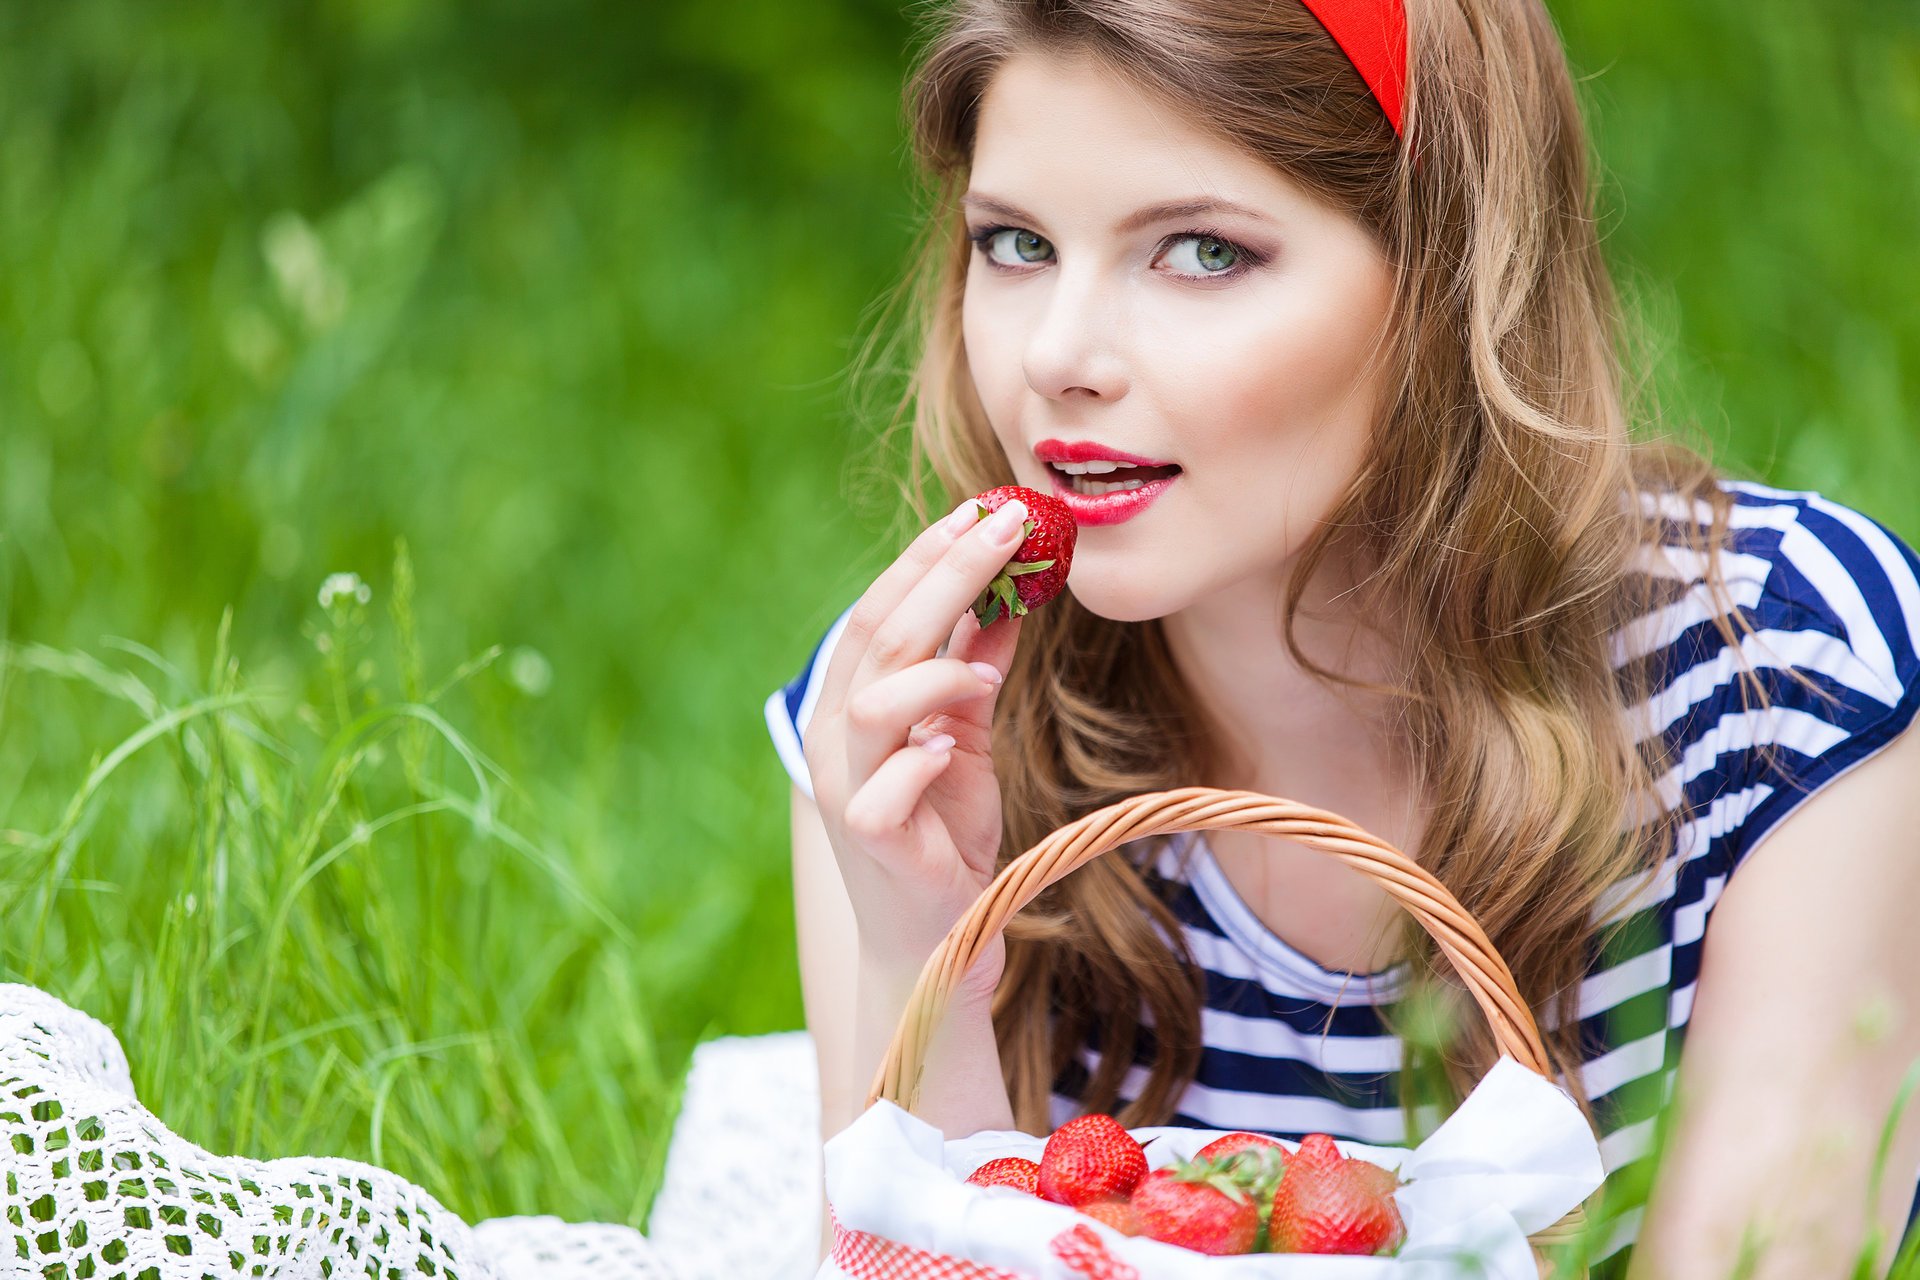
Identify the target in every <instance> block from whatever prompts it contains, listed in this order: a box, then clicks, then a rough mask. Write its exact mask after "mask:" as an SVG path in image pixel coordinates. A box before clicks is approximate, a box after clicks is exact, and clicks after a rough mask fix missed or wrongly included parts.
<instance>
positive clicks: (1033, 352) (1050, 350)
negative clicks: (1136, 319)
mask: <svg viewBox="0 0 1920 1280" xmlns="http://www.w3.org/2000/svg"><path fill="white" fill-rule="evenodd" d="M1118 308H1119V303H1118V300H1117V299H1115V298H1114V297H1113V296H1112V295H1111V294H1110V293H1108V292H1106V291H1103V290H1102V289H1101V288H1100V285H1099V282H1098V280H1097V279H1095V278H1093V277H1092V276H1087V277H1083V278H1075V277H1074V276H1072V275H1071V274H1070V273H1067V272H1064V271H1063V272H1059V273H1057V274H1056V275H1055V276H1054V280H1053V288H1052V292H1051V295H1050V296H1049V297H1048V299H1047V303H1046V308H1045V310H1044V311H1043V312H1042V313H1041V315H1040V318H1039V321H1038V323H1037V324H1036V325H1035V326H1034V328H1033V330H1032V332H1030V333H1029V334H1028V335H1027V345H1026V351H1025V355H1024V360H1023V364H1024V368H1025V372H1026V377H1027V385H1028V386H1029V387H1032V388H1033V390H1034V391H1035V392H1037V393H1038V394H1040V395H1043V396H1045V397H1047V398H1048V399H1049V400H1061V399H1066V398H1069V397H1074V396H1092V397H1094V398H1095V399H1099V400H1118V399H1119V398H1120V397H1121V396H1124V395H1125V394H1126V393H1127V366H1126V361H1125V359H1124V357H1123V356H1122V354H1121V349H1120V345H1119V338H1120V336H1121V330H1122V328H1123V322H1122V317H1121V315H1120V313H1119V309H1118Z"/></svg>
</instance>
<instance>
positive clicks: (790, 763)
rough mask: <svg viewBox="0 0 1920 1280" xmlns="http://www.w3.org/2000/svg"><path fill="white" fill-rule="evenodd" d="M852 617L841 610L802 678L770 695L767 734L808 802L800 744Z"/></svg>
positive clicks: (848, 609)
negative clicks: (829, 664) (841, 634)
mask: <svg viewBox="0 0 1920 1280" xmlns="http://www.w3.org/2000/svg"><path fill="white" fill-rule="evenodd" d="M852 613H853V606H852V605H848V606H847V607H846V608H845V609H844V610H842V611H841V614H840V616H839V617H838V618H835V619H834V620H833V625H832V626H830V627H828V628H827V630H826V633H825V634H824V635H822V636H821V637H820V639H819V640H817V641H816V642H815V643H814V646H813V653H812V654H811V655H809V657H808V658H807V662H806V665H805V666H804V667H802V668H801V669H800V672H799V674H797V675H795V676H794V677H793V679H791V680H789V681H787V683H786V684H784V685H782V686H781V687H780V688H778V689H775V690H774V691H773V692H772V693H770V694H768V695H767V704H766V717H767V732H768V734H769V735H771V736H772V738H773V748H774V750H775V751H776V752H778V753H779V756H780V763H781V764H783V765H785V766H786V768H787V774H788V776H790V777H791V778H792V779H793V784H794V785H795V786H797V787H799V788H800V790H801V791H802V792H804V793H805V794H806V796H807V798H808V799H812V798H813V779H812V777H811V776H810V775H809V774H808V772H807V760H806V757H805V756H804V755H803V754H802V753H801V749H800V744H801V740H802V739H803V737H804V736H805V735H806V732H807V722H808V721H809V720H811V719H812V718H813V707H814V704H815V703H816V702H818V701H819V700H820V685H821V682H822V681H824V680H825V679H826V674H827V664H828V663H829V662H831V661H832V659H833V648H834V645H836V644H837V643H839V640H840V633H841V632H843V631H845V630H846V627H847V618H848V617H849V616H851V615H852Z"/></svg>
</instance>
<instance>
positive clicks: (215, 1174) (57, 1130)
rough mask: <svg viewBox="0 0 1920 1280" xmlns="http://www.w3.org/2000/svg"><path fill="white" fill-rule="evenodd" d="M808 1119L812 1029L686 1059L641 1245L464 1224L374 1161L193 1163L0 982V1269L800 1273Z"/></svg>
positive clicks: (682, 1276) (690, 1277) (384, 1277)
mask: <svg viewBox="0 0 1920 1280" xmlns="http://www.w3.org/2000/svg"><path fill="white" fill-rule="evenodd" d="M817 1116H818V1102H817V1081H816V1079H815V1076H814V1066H813V1056H812V1050H811V1045H810V1042H809V1041H808V1038H807V1036H806V1033H804V1032H793V1033H787V1034H784V1035H777V1036H760V1037H750V1038H744V1039H735V1040H719V1041H713V1042H711V1043H709V1044H706V1045H702V1046H700V1048H699V1049H697V1050H696V1051H695V1055H694V1064H693V1070H692V1072H691V1073H690V1076H689V1079H688V1083H687V1090H686V1102H685V1104H684V1106H683V1108H682V1112H681V1115H680V1117H679V1118H678V1120H677V1121H676V1123H675V1127H674V1136H673V1140H672V1144H671V1146H670V1148H669V1154H668V1160H667V1174H666V1180H665V1183H664V1185H663V1187H662V1189H661V1192H660V1195H659V1196H658V1197H657V1198H656V1202H655V1206H654V1211H653V1215H652V1218H651V1220H650V1222H649V1227H650V1228H651V1229H652V1231H653V1233H654V1236H653V1238H652V1239H649V1238H648V1237H646V1236H642V1235H641V1234H640V1233H639V1232H637V1231H635V1230H633V1229H632V1228H630V1227H624V1226H617V1225H613V1224H608V1223H566V1222H562V1221H560V1220H559V1219H558V1218H552V1217H522V1218H496V1219H491V1220H489V1221H485V1222H481V1223H479V1224H477V1225H475V1226H473V1227H469V1226H468V1225H467V1224H466V1223H464V1222H462V1221H461V1220H460V1219H459V1217H457V1216H456V1215H454V1214H453V1213H451V1212H449V1211H448V1210H447V1209H446V1208H445V1207H444V1206H442V1205H441V1204H440V1203H439V1202H438V1201H437V1200H435V1199H434V1198H433V1197H432V1196H430V1195H428V1194H427V1193H426V1192H425V1191H423V1190H421V1189H420V1188H419V1187H416V1186H414V1185H412V1184H411V1183H409V1182H407V1181H405V1180H404V1179H402V1178H399V1177H397V1176H395V1175H394V1174H392V1173H390V1172H388V1171H387V1170H384V1169H378V1168H375V1167H374V1166H372V1165H368V1164H362V1163H360V1162H358V1161H353V1160H339V1159H326V1158H308V1157H302V1158H295V1159H284V1160H265V1161H262V1160H248V1159H245V1158H242V1157H239V1156H217V1155H214V1154H212V1153H210V1152H207V1151H205V1150H202V1149H201V1148H200V1147H198V1146H195V1145H194V1144H193V1143H191V1142H188V1141H186V1140H185V1139H183V1138H181V1137H180V1136H178V1135H177V1134H175V1133H173V1132H172V1131H171V1130H169V1129H168V1128H167V1127H166V1126H165V1125H164V1124H162V1123H161V1122H160V1121H159V1120H158V1119H157V1118H156V1117H154V1115H153V1114H152V1113H151V1112H149V1111H148V1110H147V1109H146V1108H145V1107H143V1106H141V1105H140V1102H139V1100H138V1099H137V1098H136V1097H135V1096H134V1091H133V1082H132V1079H131V1078H130V1076H129V1074H128V1070H127V1059H126V1055H125V1054H124V1052H122V1050H121V1047H120V1043H119V1041H118V1040H117V1039H115V1038H114V1035H113V1033H112V1032H111V1031H109V1030H108V1029H107V1028H106V1027H104V1026H102V1025H101V1024H100V1023H99V1022H97V1021H95V1020H94V1019H93V1018H90V1017H88V1016H87V1015H86V1014H83V1013H80V1012H79V1011H77V1010H75V1009H72V1008H70V1007H68V1006H67V1005H65V1004H63V1003H61V1002H60V1001H59V1000H56V999H55V998H53V997H52V996H50V995H48V994H46V993H45V992H42V991H39V990H37V989H35V988H33V987H26V986H18V985H11V984H0V1174H3V1175H4V1177H3V1180H0V1213H4V1216H5V1218H6V1227H5V1229H4V1231H3V1232H0V1272H4V1273H5V1274H7V1275H22V1276H37V1277H41V1278H42V1280H87V1278H89V1277H99V1278H100V1280H113V1278H114V1277H126V1278H127V1280H135V1278H138V1277H142V1276H156V1277H159V1278H160V1280H175V1278H176V1277H180V1278H182V1280H184V1278H186V1277H193V1278H194V1280H199V1277H203V1276H272V1277H287V1278H289V1280H305V1278H307V1277H313V1278H315V1280H321V1278H327V1280H331V1278H332V1277H339V1276H369V1277H373V1278H374V1280H419V1278H420V1277H436V1278H437V1277H446V1278H447V1280H587V1278H588V1277H593V1278H594V1280H704V1278H705V1277H709V1276H711V1277H719V1276H729V1277H770V1278H776V1280H777V1278H783V1277H787V1276H800V1275H810V1274H812V1272H813V1270H814V1265H813V1260H814V1258H815V1257H816V1256H817V1254H816V1252H815V1251H816V1249H817V1237H818V1217H817V1214H818V1212H819V1209H818V1206H819V1198H818V1197H819V1194H820V1191H819V1187H820V1182H819V1171H818V1159H819V1142H818V1136H817V1135H818V1120H817ZM749 1225H750V1228H751V1229H748V1228H749Z"/></svg>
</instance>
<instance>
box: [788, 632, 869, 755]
mask: <svg viewBox="0 0 1920 1280" xmlns="http://www.w3.org/2000/svg"><path fill="white" fill-rule="evenodd" d="M854 608H855V606H853V605H848V606H847V609H846V612H844V613H842V614H841V615H840V616H839V617H838V618H836V619H835V620H834V623H833V626H832V627H830V628H828V630H827V634H826V638H825V639H823V640H822V641H821V642H820V656H819V657H817V658H815V659H814V660H813V669H812V670H811V671H809V672H808V673H807V688H806V692H805V693H803V694H801V695H800V711H799V714H797V715H795V716H794V723H796V724H797V725H799V727H800V733H801V735H802V736H805V734H806V732H807V722H808V721H809V720H812V719H813V708H814V704H815V703H817V702H819V701H820V690H821V689H822V688H823V687H824V686H825V685H826V682H827V666H828V664H829V663H831V662H832V661H833V649H834V646H835V645H837V644H839V643H840V633H841V632H843V631H845V630H846V629H847V619H849V618H851V617H852V616H853V610H854Z"/></svg>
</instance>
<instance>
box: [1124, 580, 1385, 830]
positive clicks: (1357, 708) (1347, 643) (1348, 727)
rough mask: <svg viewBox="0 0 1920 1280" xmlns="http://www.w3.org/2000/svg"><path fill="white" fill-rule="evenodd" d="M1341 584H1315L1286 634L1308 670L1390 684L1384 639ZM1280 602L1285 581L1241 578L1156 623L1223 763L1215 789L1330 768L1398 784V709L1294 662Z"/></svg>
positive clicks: (1308, 776) (1305, 777)
mask: <svg viewBox="0 0 1920 1280" xmlns="http://www.w3.org/2000/svg"><path fill="white" fill-rule="evenodd" d="M1323 584H1330V585H1323ZM1350 584H1351V575H1347V574H1341V573H1338V572H1336V571H1332V570H1329V571H1327V572H1323V573H1321V574H1318V575H1316V581H1315V583H1314V584H1312V585H1311V586H1310V587H1309V589H1308V591H1307V593H1306V595H1305V598H1304V599H1303V600H1302V603H1301V609H1300V612H1299V614H1298V616H1297V617H1296V619H1295V623H1294V633H1295V635H1296V637H1297V638H1298V640H1299V642H1300V646H1301V649H1302V651H1303V653H1304V654H1305V656H1306V658H1307V659H1308V660H1310V661H1311V662H1313V663H1317V664H1319V665H1320V666H1322V667H1324V668H1326V669H1327V670H1329V671H1331V672H1334V673H1336V674H1338V675H1340V676H1343V677H1346V678H1347V679H1349V680H1355V681H1361V682H1366V683H1371V684H1375V685H1388V686H1391V685H1393V684H1395V683H1396V681H1397V679H1398V671H1399V667H1400V664H1399V663H1398V662H1396V661H1395V657H1394V654H1393V651H1392V646H1391V644H1390V642H1389V641H1388V640H1387V638H1386V637H1385V636H1383V635H1382V634H1381V632H1380V631H1379V630H1378V629H1377V628H1373V627H1370V626H1368V625H1366V624H1365V622H1364V621H1363V619H1362V618H1361V616H1360V614H1359V611H1358V608H1357V606H1355V605H1354V604H1353V603H1352V602H1353V601H1355V600H1356V599H1357V598H1358V595H1359V593H1358V592H1357V591H1355V590H1354V589H1352V587H1351V585H1350ZM1285 595H1286V584H1285V583H1284V582H1276V581H1274V580H1272V579H1267V580H1260V581H1253V580H1249V581H1247V582H1243V583H1239V584H1236V585H1235V586H1232V587H1229V588H1227V589H1225V590H1222V591H1219V592H1216V593H1214V594H1213V595H1211V596H1208V597H1207V598H1205V599H1203V600H1200V601H1197V602H1196V603H1194V604H1192V605H1189V606H1188V607H1187V608H1185V609H1183V610H1181V611H1180V612H1179V613H1176V614H1171V615H1169V616H1167V617H1166V618H1163V619H1162V620H1161V626H1162V628H1163V630H1164V634H1165V636H1166V640H1167V646H1168V649H1169V651H1170V652H1171V654H1172V657H1173V660H1174V664H1175V665H1176V666H1177V667H1178V668H1179V670H1180V673H1181V675H1182V676H1183V678H1184V679H1185V680H1186V681H1187V684H1188V686H1189V688H1191V689H1192V690H1193V692H1194V694H1195V696H1196V697H1197V698H1198V699H1199V702H1200V705H1201V708H1202V711H1203V712H1204V714H1205V715H1206V717H1207V719H1208V721H1209V723H1208V725H1207V731H1208V732H1209V733H1210V734H1213V735H1218V739H1217V740H1218V742H1219V745H1220V746H1221V747H1222V748H1223V750H1222V752H1221V757H1220V758H1221V759H1223V760H1225V761H1228V762H1231V763H1229V764H1228V765H1227V770H1228V773H1227V776H1226V777H1225V778H1223V779H1222V780H1221V782H1220V785H1224V786H1244V787H1249V788H1255V789H1271V788H1272V787H1274V786H1276V785H1289V784H1290V780H1297V781H1298V784H1299V785H1302V786H1304V785H1305V784H1306V783H1307V782H1309V781H1311V780H1312V779H1313V778H1315V777H1316V776H1318V775H1321V774H1323V773H1327V772H1330V771H1331V769H1335V768H1337V769H1338V770H1339V772H1340V773H1341V774H1343V775H1349V776H1350V775H1351V774H1352V773H1353V772H1354V771H1355V770H1356V768H1357V769H1358V770H1359V771H1360V772H1362V773H1364V774H1367V775H1372V776H1374V777H1376V778H1377V779H1378V780H1379V781H1380V782H1389V781H1391V782H1393V783H1396V784H1399V785H1398V786H1397V787H1396V789H1399V787H1403V786H1404V785H1405V784H1406V783H1408V782H1410V781H1411V770H1412V760H1411V755H1410V753H1409V752H1408V750H1407V745H1408V744H1407V743H1406V740H1405V738H1404V736H1403V734H1402V733H1401V732H1400V730H1399V723H1400V720H1399V712H1398V705H1397V700H1396V699H1394V698H1393V697H1392V696H1391V695H1389V694H1386V693H1382V692H1379V691H1377V690H1373V689H1367V688H1364V687H1355V686H1353V685H1347V684H1342V683H1338V682H1334V681H1329V680H1326V679H1324V678H1322V677H1321V676H1320V675H1318V674H1316V673H1315V672H1314V671H1312V670H1310V669H1309V668H1308V667H1307V666H1305V665H1303V664H1302V663H1301V661H1300V660H1299V659H1298V658H1296V657H1295V656H1294V654H1293V652H1292V651H1291V650H1290V649H1289V647H1288V645H1287V642H1286V619H1285V608H1286V606H1285ZM1345 789H1346V788H1342V790H1345ZM1299 798H1300V799H1302V800H1311V799H1312V797H1310V796H1307V795H1301V796H1300V797H1299Z"/></svg>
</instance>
